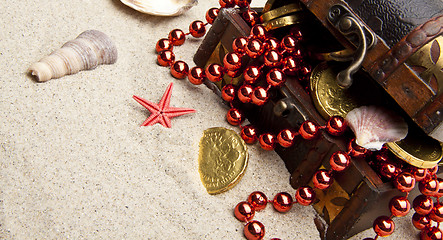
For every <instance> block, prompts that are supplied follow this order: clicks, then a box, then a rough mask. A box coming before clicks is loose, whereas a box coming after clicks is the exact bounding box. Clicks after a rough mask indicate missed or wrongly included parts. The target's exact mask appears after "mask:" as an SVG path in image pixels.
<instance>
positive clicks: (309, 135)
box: [298, 120, 319, 140]
mask: <svg viewBox="0 0 443 240" xmlns="http://www.w3.org/2000/svg"><path fill="white" fill-rule="evenodd" d="M298 132H299V133H300V135H301V136H302V137H303V138H304V139H307V140H311V139H314V138H315V137H317V136H318V134H319V127H318V125H317V124H316V123H315V122H313V121H309V120H308V121H304V122H303V123H302V125H301V126H300V129H299V130H298Z"/></svg>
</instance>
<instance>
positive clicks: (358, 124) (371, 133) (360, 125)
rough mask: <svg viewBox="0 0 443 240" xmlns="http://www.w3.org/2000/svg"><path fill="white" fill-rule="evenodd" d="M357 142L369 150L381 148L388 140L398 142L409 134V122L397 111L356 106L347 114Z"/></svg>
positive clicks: (347, 119)
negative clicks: (397, 113) (396, 112)
mask: <svg viewBox="0 0 443 240" xmlns="http://www.w3.org/2000/svg"><path fill="white" fill-rule="evenodd" d="M345 120H346V122H347V124H348V126H349V127H350V128H351V129H352V131H353V132H354V134H355V138H356V143H357V144H358V145H359V146H362V147H364V148H366V149H369V150H380V149H381V148H382V146H383V144H385V143H387V142H396V141H399V140H401V139H403V138H405V137H406V135H407V134H408V124H407V123H406V122H405V121H404V119H403V118H401V117H400V116H398V115H396V114H395V113H393V112H391V111H389V110H387V109H385V108H382V107H376V106H363V107H359V108H355V109H353V110H352V111H350V112H349V113H348V114H347V115H346V119H345Z"/></svg>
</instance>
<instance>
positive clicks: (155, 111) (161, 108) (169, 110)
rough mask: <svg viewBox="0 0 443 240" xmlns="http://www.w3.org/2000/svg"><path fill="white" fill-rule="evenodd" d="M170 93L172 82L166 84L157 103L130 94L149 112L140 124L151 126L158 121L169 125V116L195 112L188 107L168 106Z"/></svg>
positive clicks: (166, 125)
mask: <svg viewBox="0 0 443 240" xmlns="http://www.w3.org/2000/svg"><path fill="white" fill-rule="evenodd" d="M171 93H172V83H170V84H169V85H168V87H167V88H166V91H165V93H164V94H163V97H162V99H161V100H160V102H159V103H158V104H156V103H152V102H150V101H148V100H145V99H143V98H141V97H137V96H135V95H134V96H132V97H133V98H134V99H135V101H137V102H138V103H140V104H141V105H143V107H145V108H146V109H148V110H149V111H150V112H151V115H150V116H149V117H148V119H146V120H145V121H144V122H143V124H142V126H152V125H154V124H156V123H160V124H161V125H163V126H164V127H168V128H170V127H171V118H174V117H178V116H181V115H185V114H188V113H193V112H195V110H194V109H190V108H175V107H170V106H169V102H170V101H171Z"/></svg>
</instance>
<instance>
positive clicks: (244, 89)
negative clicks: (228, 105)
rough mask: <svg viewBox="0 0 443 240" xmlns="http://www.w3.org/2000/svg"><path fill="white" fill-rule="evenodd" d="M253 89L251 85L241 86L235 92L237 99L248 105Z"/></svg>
mask: <svg viewBox="0 0 443 240" xmlns="http://www.w3.org/2000/svg"><path fill="white" fill-rule="evenodd" d="M253 91H254V90H253V88H252V87H251V85H248V84H243V85H242V86H240V88H239V89H238V91H237V96H238V99H239V100H240V101H241V102H243V103H249V102H251V101H252V98H251V97H252V92H253Z"/></svg>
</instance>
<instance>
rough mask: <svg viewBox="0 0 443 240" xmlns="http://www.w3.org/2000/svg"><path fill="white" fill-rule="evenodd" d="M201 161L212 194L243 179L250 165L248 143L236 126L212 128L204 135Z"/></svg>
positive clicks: (201, 144)
mask: <svg viewBox="0 0 443 240" xmlns="http://www.w3.org/2000/svg"><path fill="white" fill-rule="evenodd" d="M198 165H199V172H200V179H201V181H202V183H203V185H204V186H205V188H206V191H208V193H209V194H217V193H221V192H224V191H227V190H229V189H231V188H232V187H234V186H235V185H236V184H237V183H238V182H239V181H240V179H241V178H242V176H243V174H244V172H245V170H246V167H247V166H248V151H247V147H246V144H245V142H244V141H243V139H242V138H241V137H240V136H239V135H238V134H237V133H236V132H235V131H233V130H229V129H226V128H221V127H216V128H209V129H207V130H205V131H204V133H203V137H202V138H201V139H200V150H199V156H198Z"/></svg>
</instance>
